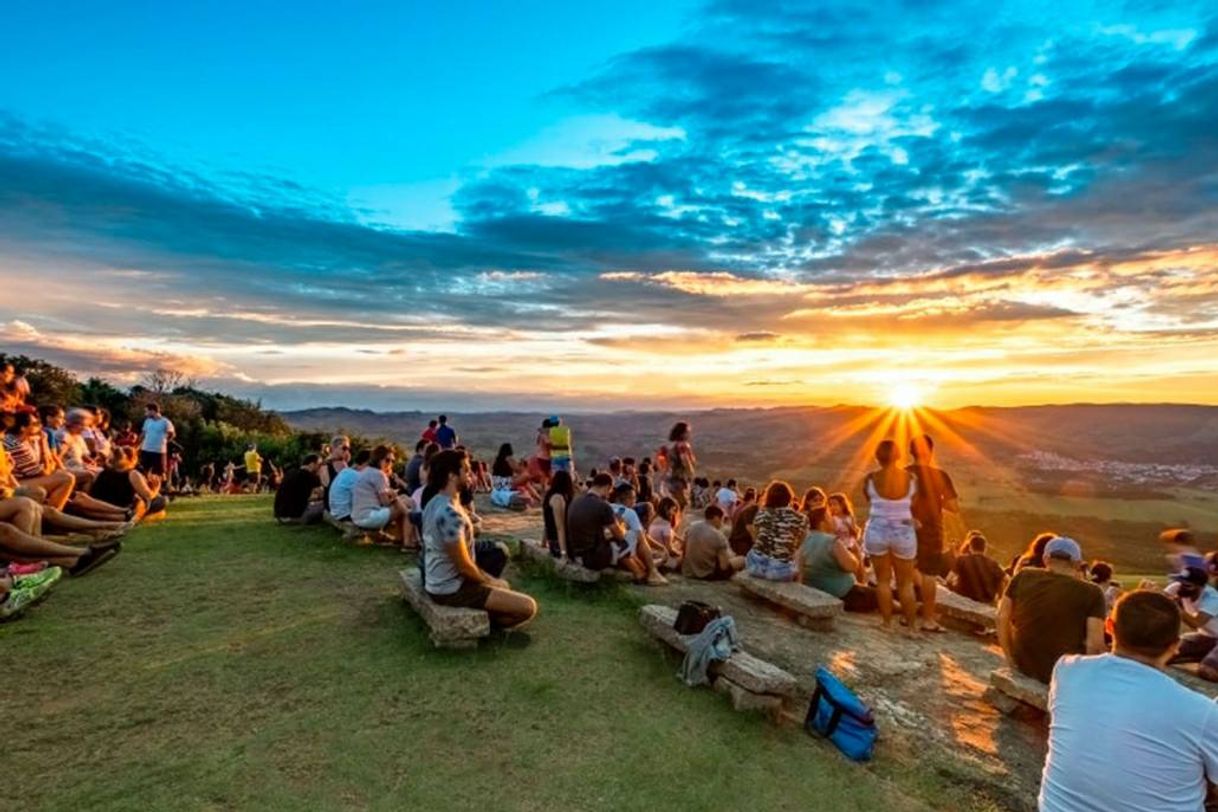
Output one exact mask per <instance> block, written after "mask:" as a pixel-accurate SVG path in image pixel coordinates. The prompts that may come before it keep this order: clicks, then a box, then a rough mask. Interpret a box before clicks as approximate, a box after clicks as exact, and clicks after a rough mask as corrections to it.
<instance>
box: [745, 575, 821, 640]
mask: <svg viewBox="0 0 1218 812" xmlns="http://www.w3.org/2000/svg"><path fill="white" fill-rule="evenodd" d="M732 581H733V582H734V583H736V584H738V585H739V586H740V588H741V589H743V590H744V591H745V592H747V593H748V594H750V595H753V596H754V597H758V598H761V599H762V600H764V601H768V602H769V603H773V604H775V605H777V606H781V607H782V608H783V609H786V610H788V611H790V612H794V613H795V614H796V615H797V616H798V617H799V618H800V622H801V623H802V624H803V625H806V626H809V627H810V628H814V629H826V628H831V627H832V625H833V620H834V618H836V617H837V616H838V615H840V614H841V613H842V611H843V608H842V606H843V605H842V602H841V600H840V599H839V598H835V597H833V596H832V595H830V594H828V593H827V592H821V591H820V590H819V589H814V588H812V587H810V586H804V585H803V584H797V583H795V582H793V581H767V580H765V579H763V578H754V577H753V576H751V575H749V574H748V573H747V572H741V573H739V574H737V575H736V576H735V577H734V578H732Z"/></svg>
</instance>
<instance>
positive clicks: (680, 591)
mask: <svg viewBox="0 0 1218 812" xmlns="http://www.w3.org/2000/svg"><path fill="white" fill-rule="evenodd" d="M483 520H484V526H483V527H484V532H486V533H494V534H502V535H505V536H511V537H514V538H521V539H537V538H539V537H540V532H541V528H540V517H539V516H538V515H536V514H535V513H524V514H521V513H505V512H501V511H494V510H489V511H487V512H486V513H484V514H483ZM630 588H631V589H632V590H636V591H637V592H638V593H639V594H640V595H642V596H645V599H646V600H648V601H650V602H655V603H663V604H668V605H672V606H675V605H676V604H678V603H679V602H680V601H682V600H684V599H686V598H696V599H698V600H703V601H706V602H708V603H713V604H716V605H718V606H720V607H722V608H723V611H724V613H725V614H730V615H731V616H732V617H733V618H735V620H736V626H737V629H738V630H739V631H740V633H741V637H742V642H743V645H744V648H745V649H747V650H748V651H750V652H752V653H754V654H756V655H757V656H759V657H762V658H763V659H766V660H769V661H770V662H773V663H775V664H776V665H779V666H781V667H783V668H785V669H786V670H788V671H790V672H791V673H792V674H793V675H795V676H796V677H797V678H798V679H799V680H800V681H801V682H803V683H805V684H806V685H807V687H808V690H809V692H811V684H812V671H813V669H814V668H815V667H816V666H817V665H820V664H824V665H827V666H828V667H829V668H831V669H832V670H833V671H834V672H835V673H837V674H838V675H839V676H841V677H843V678H844V679H845V680H846V681H847V682H848V683H849V684H850V685H851V686H852V687H853V688H855V689H856V690H857V691H858V692H859V694H860V695H861V696H862V697H863V698H864V699H866V700H867V701H868V702H869V703H871V705H872V706H873V707H874V708H875V709H876V711H877V717H878V721H879V725H880V729H881V733H882V735H883V738H884V745H883V746H884V748H885V749H887V750H888V751H889V754H890V755H893V756H895V757H896V758H898V759H901V760H902V761H905V762H907V763H917V764H921V765H928V766H930V767H933V769H937V770H940V771H943V772H946V773H948V774H950V776H951V778H952V779H953V780H955V781H959V782H962V783H967V784H970V785H974V786H976V788H977V790H978V791H979V792H981V793H983V794H985V795H987V796H989V797H991V798H992V799H993V800H994V802H995V803H996V804H997V805H998V806H999V807H1000V808H1004V809H1013V810H1022V809H1033V808H1035V798H1036V789H1037V785H1038V780H1039V775H1040V768H1041V764H1042V763H1043V761H1044V753H1045V737H1046V727H1045V724H1044V722H1043V721H1039V722H1038V721H1029V720H1027V719H1016V718H1011V717H1007V716H1004V715H1002V714H1001V713H999V712H998V711H997V710H995V709H994V708H993V707H992V706H990V705H989V704H988V703H986V702H985V700H984V699H982V692H983V691H984V690H985V687H986V683H987V679H988V676H989V673H990V671H992V670H994V669H995V668H996V667H998V666H999V665H1000V664H1001V662H1002V655H1001V652H1000V651H999V649H998V646H997V643H996V642H995V641H994V640H993V638H984V637H977V636H973V635H969V634H965V633H962V632H956V631H948V632H947V633H946V634H940V635H931V636H927V637H926V638H924V639H923V640H920V641H912V640H908V639H906V638H904V637H903V636H901V635H896V634H886V633H884V632H882V631H881V630H880V628H879V620H878V617H877V616H875V615H843V616H841V617H840V618H839V619H838V620H837V622H836V627H835V629H834V630H833V631H832V632H821V631H812V630H809V629H805V628H804V627H802V626H800V625H798V624H796V623H794V622H792V621H791V620H789V619H788V618H787V617H785V616H783V615H782V614H780V613H779V612H777V611H776V610H775V609H773V608H772V607H770V606H768V605H766V604H762V603H758V602H757V601H755V600H753V599H750V598H747V597H745V596H744V594H743V593H742V592H741V591H740V590H739V588H738V587H735V586H733V585H732V584H728V583H707V582H701V581H693V580H687V579H682V578H673V579H672V585H671V586H668V587H662V588H647V587H633V586H632V587H630Z"/></svg>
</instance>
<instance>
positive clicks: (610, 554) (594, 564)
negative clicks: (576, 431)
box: [567, 473, 626, 570]
mask: <svg viewBox="0 0 1218 812" xmlns="http://www.w3.org/2000/svg"><path fill="white" fill-rule="evenodd" d="M612 489H613V477H611V476H609V475H608V474H605V473H599V474H597V475H596V476H594V477H593V478H592V482H591V484H590V486H589V487H588V489H587V490H586V491H584V492H583V493H582V494H580V495H579V496H577V497H575V499H574V500H573V501H572V502H571V504H570V505H568V506H567V557H568V558H570V559H572V560H575V561H578V562H579V563H580V564H582V565H583V566H585V567H587V568H588V569H590V570H604V569H609V568H610V567H612V566H613V565H614V564H616V563H617V560H618V558H619V557H621V556H622V555H623V554H624V551H625V549H626V528H625V527H624V526H623V525H622V523H621V522H619V521H618V519H617V516H615V515H614V513H613V508H612V506H610V504H609V502H608V498H609V493H610V491H611V490H612Z"/></svg>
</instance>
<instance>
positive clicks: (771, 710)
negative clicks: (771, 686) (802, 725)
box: [714, 676, 782, 719]
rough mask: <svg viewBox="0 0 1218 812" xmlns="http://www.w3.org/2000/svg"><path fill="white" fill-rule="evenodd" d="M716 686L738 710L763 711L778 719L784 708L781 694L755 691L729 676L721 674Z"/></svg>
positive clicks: (715, 683)
mask: <svg viewBox="0 0 1218 812" xmlns="http://www.w3.org/2000/svg"><path fill="white" fill-rule="evenodd" d="M714 688H715V690H716V691H717V692H719V693H721V694H724V695H726V696H727V698H728V699H730V700H731V701H732V708H733V709H735V710H738V711H761V712H762V713H765V714H768V715H770V716H771V717H773V718H775V719H777V717H778V714H779V712H780V711H781V710H782V697H781V696H775V695H774V694H758V693H753V692H752V691H750V690H749V689H748V688H745V687H744V686H743V685H739V684H737V683H735V682H732V681H731V680H730V679H728V678H727V677H722V676H721V677H719V678H718V679H717V680H715V682H714Z"/></svg>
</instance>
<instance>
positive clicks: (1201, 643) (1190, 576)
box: [1163, 567, 1218, 682]
mask: <svg viewBox="0 0 1218 812" xmlns="http://www.w3.org/2000/svg"><path fill="white" fill-rule="evenodd" d="M1163 591H1164V594H1166V595H1167V596H1168V597H1170V598H1171V599H1172V600H1174V601H1176V603H1177V604H1178V605H1179V607H1180V618H1181V620H1183V621H1184V625H1185V626H1188V627H1189V628H1190V629H1192V630H1193V631H1191V632H1189V633H1188V634H1186V635H1184V637H1182V638H1181V639H1180V651H1179V652H1178V653H1177V654H1176V656H1175V657H1174V658H1172V662H1173V663H1200V665H1199V666H1198V667H1197V676H1199V677H1201V678H1202V679H1207V680H1210V681H1211V682H1218V589H1214V587H1212V586H1210V582H1209V572H1208V571H1207V570H1206V569H1203V568H1201V567H1185V568H1184V569H1183V570H1181V571H1180V572H1178V573H1176V574H1175V575H1173V576H1171V583H1170V584H1168V586H1167V589H1165V590H1163Z"/></svg>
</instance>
